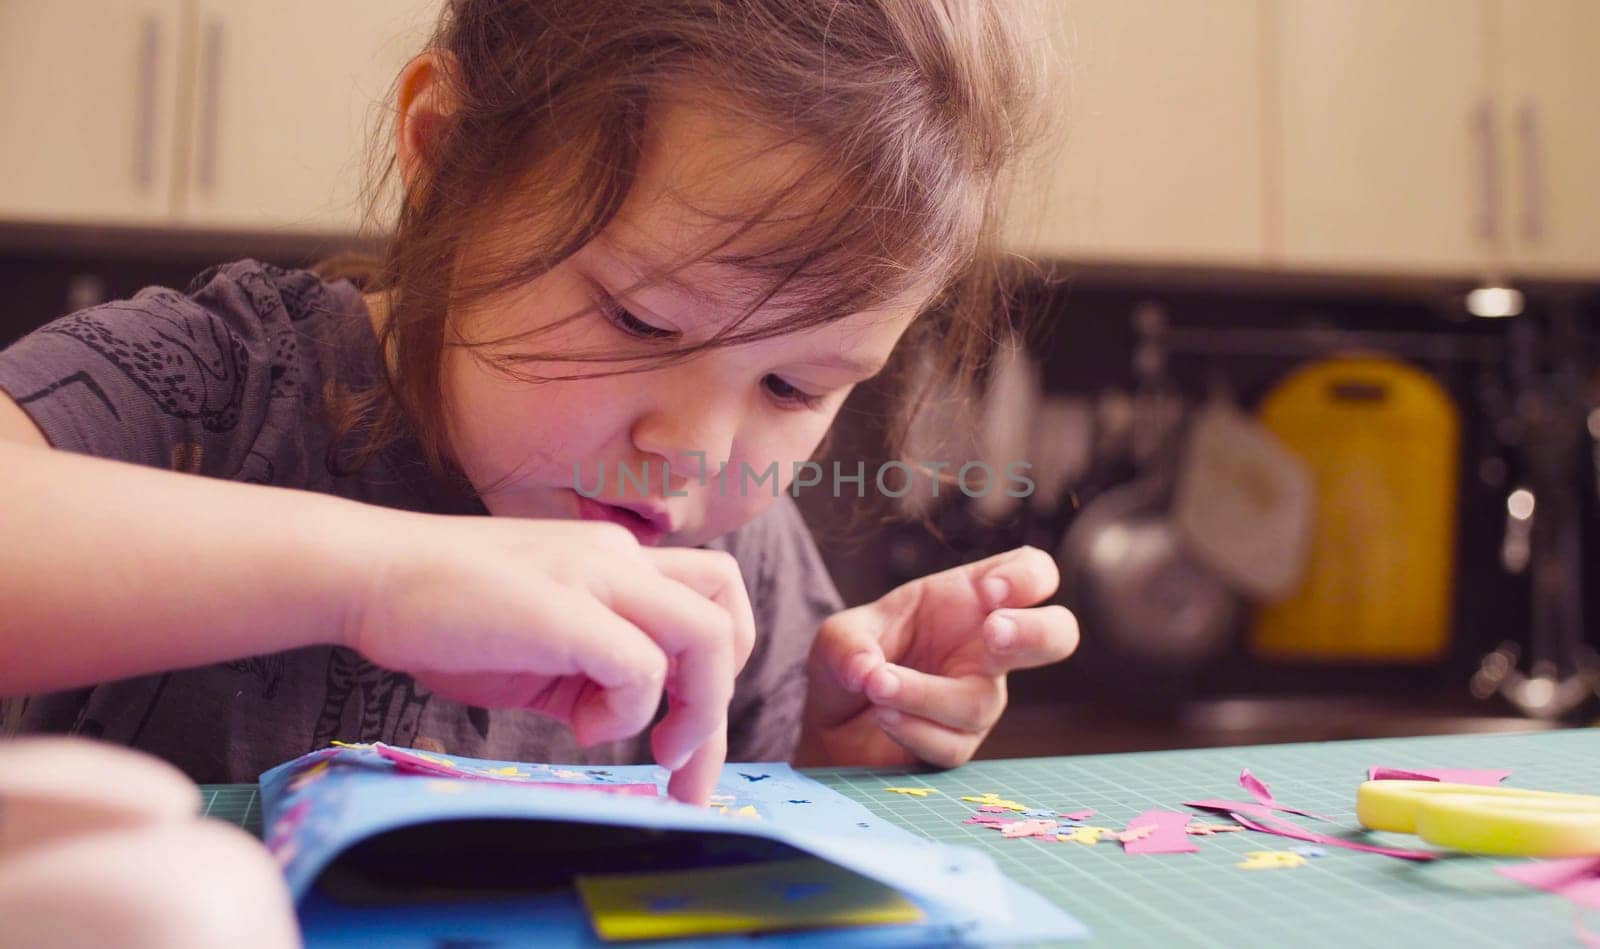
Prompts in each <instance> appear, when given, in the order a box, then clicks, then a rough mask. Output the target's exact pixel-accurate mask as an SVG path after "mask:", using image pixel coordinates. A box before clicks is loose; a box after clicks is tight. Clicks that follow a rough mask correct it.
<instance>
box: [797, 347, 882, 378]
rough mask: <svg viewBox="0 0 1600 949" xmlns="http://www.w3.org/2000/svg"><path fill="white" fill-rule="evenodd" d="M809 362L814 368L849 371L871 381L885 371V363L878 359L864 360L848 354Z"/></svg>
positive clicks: (824, 357)
mask: <svg viewBox="0 0 1600 949" xmlns="http://www.w3.org/2000/svg"><path fill="white" fill-rule="evenodd" d="M807 362H809V363H811V364H812V365H813V366H825V367H828V368H834V369H848V370H850V371H851V372H855V373H860V374H861V375H862V376H865V377H867V378H869V379H870V378H872V377H873V376H875V375H877V374H878V373H880V372H882V371H883V363H880V362H878V361H877V360H876V359H863V358H861V357H859V356H851V355H849V354H848V353H839V354H837V355H834V356H823V357H821V358H819V359H810V360H807Z"/></svg>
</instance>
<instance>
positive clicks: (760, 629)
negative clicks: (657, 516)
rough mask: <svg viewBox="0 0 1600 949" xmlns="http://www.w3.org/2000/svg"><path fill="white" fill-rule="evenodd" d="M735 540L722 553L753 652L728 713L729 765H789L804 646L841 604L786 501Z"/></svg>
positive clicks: (801, 697)
mask: <svg viewBox="0 0 1600 949" xmlns="http://www.w3.org/2000/svg"><path fill="white" fill-rule="evenodd" d="M739 534H740V535H741V536H738V537H737V538H736V539H735V540H733V541H732V542H730V543H729V544H728V546H727V548H726V549H727V550H728V552H729V553H732V554H733V555H734V556H735V557H736V558H737V559H738V560H739V562H740V568H741V569H742V570H743V571H744V574H745V585H746V587H747V588H748V589H749V592H750V604H751V607H752V609H753V611H754V613H755V618H756V645H755V648H754V650H752V652H751V655H750V660H749V662H747V663H746V664H745V667H744V670H743V671H742V672H740V674H739V679H738V682H737V684H736V687H735V690H734V698H733V702H732V704H731V705H730V707H729V710H728V760H729V761H788V760H790V759H792V758H793V757H794V752H795V747H796V746H797V745H798V744H799V741H800V724H801V713H802V712H803V711H804V708H805V700H806V659H807V657H808V655H809V654H810V652H811V643H812V641H813V640H814V639H815V638H816V635H817V627H818V626H820V625H821V624H822V621H823V620H824V619H826V618H827V617H829V616H831V615H833V614H834V613H837V612H838V611H839V610H841V609H843V608H844V603H843V601H842V600H841V599H840V597H839V591H838V590H837V589H836V588H835V587H834V584H833V579H832V578H831V577H830V576H829V575H828V568H827V566H826V565H825V564H824V563H823V562H822V555H821V554H820V553H819V552H818V550H817V545H816V542H815V540H813V538H812V534H811V530H810V528H809V527H807V526H806V523H805V520H804V519H803V518H802V517H801V515H800V509H799V508H798V507H797V506H796V505H795V503H794V500H793V499H792V498H790V497H789V496H788V495H787V494H785V495H783V496H781V497H780V498H779V499H778V500H777V501H776V502H774V503H773V505H772V506H771V507H770V508H768V509H767V510H766V511H765V512H763V514H762V515H761V516H760V517H758V518H757V519H756V520H755V521H754V522H752V523H751V525H750V526H749V528H747V530H746V531H741V532H739Z"/></svg>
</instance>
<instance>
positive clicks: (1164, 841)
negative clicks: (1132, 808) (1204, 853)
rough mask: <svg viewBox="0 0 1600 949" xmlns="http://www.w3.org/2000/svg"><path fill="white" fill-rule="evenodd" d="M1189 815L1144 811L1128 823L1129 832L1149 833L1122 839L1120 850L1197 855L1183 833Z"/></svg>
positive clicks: (1195, 849)
mask: <svg viewBox="0 0 1600 949" xmlns="http://www.w3.org/2000/svg"><path fill="white" fill-rule="evenodd" d="M1188 826H1189V815H1188V814H1180V813H1179V812H1177V811H1145V812H1144V813H1143V814H1140V815H1139V816H1138V817H1135V818H1134V819H1133V820H1131V821H1128V830H1129V831H1134V832H1137V831H1145V830H1148V831H1149V832H1148V833H1146V834H1143V835H1141V836H1139V837H1136V838H1134V839H1132V840H1129V839H1127V838H1126V837H1124V838H1123V839H1122V849H1123V851H1124V852H1126V853H1132V854H1161V853H1199V852H1200V848H1199V847H1196V846H1195V845H1194V843H1193V842H1192V841H1190V840H1189V836H1188V834H1187V833H1186V832H1185V831H1186V830H1187V828H1188Z"/></svg>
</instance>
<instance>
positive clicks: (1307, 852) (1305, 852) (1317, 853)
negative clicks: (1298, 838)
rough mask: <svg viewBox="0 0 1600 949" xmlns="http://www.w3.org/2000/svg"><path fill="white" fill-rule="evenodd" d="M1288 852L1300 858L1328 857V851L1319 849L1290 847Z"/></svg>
mask: <svg viewBox="0 0 1600 949" xmlns="http://www.w3.org/2000/svg"><path fill="white" fill-rule="evenodd" d="M1289 852H1290V853H1297V854H1299V855H1300V856H1302V857H1326V856H1327V855H1328V851H1326V850H1323V849H1322V848H1321V847H1305V846H1300V847H1290V848H1289Z"/></svg>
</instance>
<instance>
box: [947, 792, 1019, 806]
mask: <svg viewBox="0 0 1600 949" xmlns="http://www.w3.org/2000/svg"><path fill="white" fill-rule="evenodd" d="M962 800H963V801H967V802H969V803H972V804H980V805H983V806H982V807H979V808H978V810H980V811H981V810H983V809H984V807H998V808H1002V809H1004V810H1008V811H1025V810H1028V805H1026V804H1018V803H1017V802H1016V801H1007V800H1005V799H1003V798H1002V797H1000V795H998V794H996V793H994V792H993V791H985V792H984V793H983V794H982V796H980V797H964V798H962Z"/></svg>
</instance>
